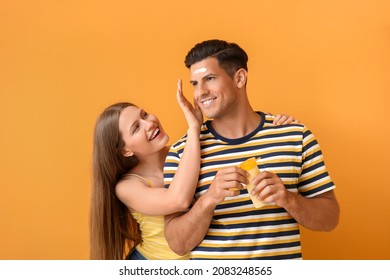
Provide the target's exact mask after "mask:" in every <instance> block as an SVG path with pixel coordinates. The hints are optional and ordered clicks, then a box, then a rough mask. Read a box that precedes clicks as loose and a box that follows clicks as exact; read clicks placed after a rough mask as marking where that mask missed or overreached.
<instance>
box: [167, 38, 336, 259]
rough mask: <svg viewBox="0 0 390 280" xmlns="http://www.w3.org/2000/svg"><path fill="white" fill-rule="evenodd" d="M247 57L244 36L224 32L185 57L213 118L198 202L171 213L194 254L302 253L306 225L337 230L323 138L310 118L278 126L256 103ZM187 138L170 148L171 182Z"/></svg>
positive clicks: (180, 245) (175, 229)
mask: <svg viewBox="0 0 390 280" xmlns="http://www.w3.org/2000/svg"><path fill="white" fill-rule="evenodd" d="M247 61H248V57H247V54H246V53H245V51H244V50H242V49H241V48H240V47H239V46H238V45H237V44H234V43H228V42H225V41H221V40H209V41H204V42H202V43H199V44H197V45H195V47H194V48H192V49H191V50H190V52H189V53H188V54H187V56H186V59H185V64H186V66H187V68H189V69H190V80H191V84H192V85H193V87H194V102H196V104H197V105H198V106H199V107H200V109H201V110H202V112H203V114H204V115H205V116H206V117H207V118H208V119H209V120H208V121H206V122H205V123H204V124H203V126H202V128H201V133H200V142H201V171H200V175H199V182H198V187H197V190H196V193H195V197H196V202H195V203H194V204H193V205H192V207H191V209H190V210H189V211H187V212H185V213H176V214H173V215H170V216H167V217H166V218H165V236H166V238H167V240H168V243H169V245H170V247H171V248H172V250H173V251H175V252H176V253H178V254H185V253H187V252H189V251H191V258H192V259H301V258H302V252H301V243H300V231H299V225H302V226H304V227H306V228H308V229H311V230H316V231H331V230H333V229H334V228H335V227H336V226H337V224H338V219H339V206H338V203H337V200H336V198H335V195H334V192H333V189H334V188H335V185H334V183H333V182H332V180H331V178H330V177H329V175H328V173H327V170H326V168H325V165H324V161H323V157H322V153H321V150H320V147H319V145H318V143H317V141H316V139H315V138H314V136H313V134H312V133H311V132H310V130H308V128H307V127H306V126H304V125H303V124H289V125H282V126H274V125H272V120H273V116H271V115H266V114H264V113H262V112H256V111H254V110H253V109H252V107H251V104H250V102H249V100H248V96H247V92H246V83H247V79H248V69H247ZM185 141H186V138H185V137H183V138H182V139H181V140H179V141H178V142H176V143H175V144H174V145H172V147H171V150H170V152H169V154H168V157H167V159H166V163H165V167H164V179H165V183H166V187H169V183H170V181H171V179H172V178H173V175H174V173H175V171H176V168H177V166H178V164H179V161H180V156H181V154H182V152H183V146H184V145H185ZM250 157H256V158H257V164H258V166H259V168H260V170H261V173H260V174H259V175H258V176H257V177H256V178H255V179H254V180H253V182H252V183H253V184H254V185H255V188H254V190H253V193H255V194H256V196H258V198H259V199H261V200H263V201H264V202H266V203H267V205H266V206H263V207H262V208H255V207H254V205H253V203H252V201H251V199H250V196H249V194H248V191H247V189H246V188H243V184H244V185H245V184H247V183H249V182H248V180H247V177H248V173H247V172H246V171H244V170H242V169H240V168H239V167H238V166H239V164H240V163H242V162H243V161H245V160H246V159H248V158H250ZM232 188H233V189H232ZM234 188H237V189H239V190H234Z"/></svg>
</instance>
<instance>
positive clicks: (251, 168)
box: [240, 157, 266, 208]
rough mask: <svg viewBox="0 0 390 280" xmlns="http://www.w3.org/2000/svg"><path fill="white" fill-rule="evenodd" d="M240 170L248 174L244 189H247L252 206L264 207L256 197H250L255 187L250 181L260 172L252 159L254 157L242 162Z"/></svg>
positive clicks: (254, 159)
mask: <svg viewBox="0 0 390 280" xmlns="http://www.w3.org/2000/svg"><path fill="white" fill-rule="evenodd" d="M240 168H241V169H243V170H245V171H247V172H248V173H249V177H248V182H249V183H248V184H247V185H246V188H247V189H248V194H249V196H250V198H251V199H252V202H253V204H254V205H255V207H256V208H261V207H263V206H264V205H266V203H264V202H263V201H261V200H260V199H258V198H257V196H254V195H251V192H252V190H253V188H254V187H255V186H254V185H253V184H252V181H253V179H254V178H255V177H256V176H257V175H259V174H260V170H259V168H258V167H257V162H256V158H254V157H252V158H248V159H247V160H246V161H244V162H243V163H241V164H240Z"/></svg>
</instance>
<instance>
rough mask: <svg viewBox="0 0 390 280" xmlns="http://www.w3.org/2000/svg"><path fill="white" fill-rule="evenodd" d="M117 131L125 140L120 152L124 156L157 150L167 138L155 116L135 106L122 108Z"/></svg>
mask: <svg viewBox="0 0 390 280" xmlns="http://www.w3.org/2000/svg"><path fill="white" fill-rule="evenodd" d="M119 131H120V132H121V134H122V137H123V141H124V142H125V147H124V149H123V152H122V153H123V155H124V156H133V155H135V156H138V157H142V156H143V155H150V154H153V153H156V152H159V151H161V150H162V149H163V148H164V147H165V146H166V145H167V143H168V140H169V137H168V135H167V134H166V133H165V131H164V129H163V128H162V126H161V124H160V122H159V120H158V119H157V117H155V116H154V115H149V114H148V113H146V112H145V111H144V110H142V109H141V108H138V107H136V106H129V107H126V108H125V109H123V110H122V112H121V114H120V116H119Z"/></svg>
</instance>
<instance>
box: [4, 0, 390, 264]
mask: <svg viewBox="0 0 390 280" xmlns="http://www.w3.org/2000/svg"><path fill="white" fill-rule="evenodd" d="M248 2H250V3H246V1H241V2H240V1H239V2H237V1H230V0H223V1H222V0H221V1H205V0H198V1H179V0H174V1H127V0H126V1H125V0H123V1H92V0H87V1H76V0H67V1H65V0H64V1H51V0H36V1H20V0H2V1H1V3H0V104H1V110H0V124H1V126H0V128H1V137H0V154H1V155H0V188H1V189H0V207H1V208H0V210H1V211H0V259H87V258H88V249H89V248H88V246H89V245H88V212H89V192H90V176H91V170H90V164H91V151H92V133H93V127H94V123H95V119H96V117H97V115H98V114H99V113H100V112H101V111H102V110H103V109H104V108H105V107H106V106H107V105H109V104H111V103H114V102H117V101H123V100H126V101H132V102H134V103H136V104H138V105H139V106H141V107H143V108H145V109H146V110H148V111H149V112H151V113H154V114H156V115H158V116H159V118H160V120H161V122H162V123H163V124H164V127H165V129H166V131H168V133H169V134H170V136H171V138H170V143H172V142H173V141H174V140H175V139H177V138H179V137H180V136H181V135H182V134H183V133H184V132H185V128H186V126H185V122H184V120H183V118H182V114H181V111H180V109H179V107H178V106H177V104H176V101H175V90H176V81H177V79H178V78H179V77H180V78H182V79H183V81H184V90H185V93H186V94H187V96H191V87H190V86H189V83H188V78H189V76H188V71H187V69H186V68H185V67H184V65H183V60H184V56H185V54H186V53H187V51H188V50H189V49H190V48H191V47H192V46H193V45H194V44H195V43H197V42H199V41H202V40H205V39H211V38H222V39H225V40H228V41H235V42H237V43H239V44H240V45H241V46H242V47H243V48H244V49H245V50H246V51H247V52H248V54H249V84H248V91H249V97H250V100H251V101H252V104H253V106H254V108H256V109H258V110H263V111H270V112H272V113H280V112H284V113H287V114H290V115H294V116H295V117H297V118H298V119H299V120H300V121H301V122H303V123H305V124H307V125H308V127H309V128H310V129H311V130H312V131H313V132H314V134H315V135H316V136H317V138H318V140H319V142H320V144H321V147H322V148H323V152H324V156H325V161H326V164H327V167H328V169H329V172H330V174H331V176H332V178H333V179H334V181H335V183H336V184H337V189H336V194H337V197H338V199H339V201H340V204H341V220H340V224H339V226H338V228H337V229H336V230H334V231H333V232H331V233H319V232H311V231H307V230H304V231H303V251H304V257H305V258H306V259H390V203H389V200H390V188H389V182H388V179H386V178H387V177H386V176H387V173H388V172H389V159H390V149H389V143H390V125H389V108H388V107H389V105H390V102H389V101H390V2H389V1H387V0H382V1H380V0H366V1H363V0H360V1H357V0H345V1H340V0H337V1H336V0H317V1H311V0H306V1H289V0H280V1H248Z"/></svg>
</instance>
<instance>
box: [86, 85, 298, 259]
mask: <svg viewBox="0 0 390 280" xmlns="http://www.w3.org/2000/svg"><path fill="white" fill-rule="evenodd" d="M181 88H182V86H181V81H180V80H179V82H178V89H177V94H176V95H177V99H178V103H179V105H180V107H181V109H182V111H183V113H184V116H185V118H186V120H187V123H188V130H187V137H188V140H187V144H186V147H185V151H184V154H183V158H182V160H181V162H180V167H179V170H178V172H176V174H175V177H174V179H173V182H172V183H171V185H170V187H169V189H166V188H164V182H163V166H164V162H165V157H166V155H167V153H168V150H169V147H168V146H167V143H168V140H169V138H168V135H167V134H166V133H165V131H164V130H163V128H162V126H161V124H160V122H159V121H158V119H157V117H155V116H153V115H149V114H147V113H146V112H145V111H144V110H142V109H141V108H138V107H136V106H135V105H133V104H131V103H117V104H114V105H112V106H110V107H108V108H107V109H106V110H104V112H103V113H102V114H101V115H100V116H99V118H98V120H97V122H96V126H95V132H94V144H93V188H92V194H91V217H90V218H91V220H90V258H91V259H117V260H122V259H124V258H126V259H188V255H185V256H179V255H177V254H175V253H174V252H173V251H172V250H170V248H169V246H168V243H167V242H166V240H165V237H164V215H167V214H170V213H174V212H178V211H185V210H186V209H187V208H188V206H189V205H190V203H191V200H192V198H193V195H194V191H195V188H196V184H197V181H198V174H199V166H200V147H199V132H200V125H201V123H202V114H201V112H200V110H199V108H198V107H197V106H196V105H195V107H192V105H191V104H190V103H189V102H188V100H187V99H186V98H185V97H184V95H183V94H182V89H181ZM278 121H280V122H287V123H290V122H291V121H293V119H292V118H291V117H290V118H288V117H286V116H278V117H277V118H276V121H275V123H276V122H278ZM126 256H127V257H126Z"/></svg>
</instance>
